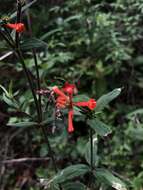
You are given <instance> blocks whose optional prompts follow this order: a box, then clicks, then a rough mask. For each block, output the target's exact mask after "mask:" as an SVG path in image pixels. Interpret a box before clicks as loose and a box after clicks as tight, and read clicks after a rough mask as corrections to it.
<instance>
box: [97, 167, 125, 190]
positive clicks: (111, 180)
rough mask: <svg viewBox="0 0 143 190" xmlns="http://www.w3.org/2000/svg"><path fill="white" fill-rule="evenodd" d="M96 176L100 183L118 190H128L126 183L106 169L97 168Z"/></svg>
mask: <svg viewBox="0 0 143 190" xmlns="http://www.w3.org/2000/svg"><path fill="white" fill-rule="evenodd" d="M94 176H95V177H96V178H97V179H98V181H99V182H101V183H104V184H106V185H108V186H111V187H113V188H114V189H116V190H127V188H126V185H125V183H124V182H123V181H122V180H121V179H119V178H118V177H116V176H114V175H113V174H112V173H111V172H109V171H108V170H106V169H102V168H97V169H96V170H95V172H94Z"/></svg>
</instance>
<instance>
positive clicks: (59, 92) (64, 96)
mask: <svg viewBox="0 0 143 190" xmlns="http://www.w3.org/2000/svg"><path fill="white" fill-rule="evenodd" d="M52 90H53V91H54V92H55V93H56V94H57V95H59V96H61V97H63V98H65V99H67V96H66V95H65V94H64V93H63V92H62V91H61V90H60V89H59V88H58V87H57V86H54V87H53V88H52Z"/></svg>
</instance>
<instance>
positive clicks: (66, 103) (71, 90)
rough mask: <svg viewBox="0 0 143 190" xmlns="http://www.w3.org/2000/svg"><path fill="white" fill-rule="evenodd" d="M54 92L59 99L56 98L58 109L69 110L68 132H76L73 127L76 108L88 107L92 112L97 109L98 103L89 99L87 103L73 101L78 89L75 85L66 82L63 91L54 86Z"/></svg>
mask: <svg viewBox="0 0 143 190" xmlns="http://www.w3.org/2000/svg"><path fill="white" fill-rule="evenodd" d="M52 90H53V91H54V93H55V94H56V95H57V98H56V106H57V108H59V109H64V108H68V132H69V133H71V132H73V131H74V127H73V115H74V110H73V108H74V106H80V107H87V108H88V109H90V110H93V109H94V108H95V107H96V101H95V100H94V99H89V100H88V101H86V102H74V101H73V95H74V94H76V93H77V88H76V86H75V85H74V84H69V83H68V82H66V83H65V84H64V86H63V87H62V88H61V89H59V88H58V87H57V86H54V87H53V88H52Z"/></svg>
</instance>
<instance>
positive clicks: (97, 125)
mask: <svg viewBox="0 0 143 190" xmlns="http://www.w3.org/2000/svg"><path fill="white" fill-rule="evenodd" d="M87 124H88V125H89V126H90V127H91V128H92V129H94V130H95V132H96V133H97V134H98V135H100V136H102V137H103V136H107V135H108V134H110V133H111V130H110V129H109V127H108V126H107V125H106V124H105V123H103V122H102V121H99V120H98V119H96V118H94V119H90V120H88V121H87Z"/></svg>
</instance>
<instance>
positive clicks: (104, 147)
mask: <svg viewBox="0 0 143 190" xmlns="http://www.w3.org/2000/svg"><path fill="white" fill-rule="evenodd" d="M3 2H4V1H3ZM1 5H2V6H0V9H1V10H0V12H1V16H7V15H11V13H13V12H14V10H15V2H14V1H12V0H11V1H10V0H9V1H5V2H4V3H2V4H1ZM12 7H13V8H12ZM30 15H31V20H32V21H31V26H32V29H33V35H34V38H32V39H31V41H30V40H29V33H28V32H25V35H24V37H23V39H22V40H23V42H22V44H21V47H22V48H23V51H24V53H25V54H24V57H25V61H26V64H27V66H28V67H29V68H30V70H31V71H32V73H34V72H35V70H34V67H33V58H32V56H31V47H33V44H34V45H35V48H36V51H37V53H38V63H39V69H40V76H41V83H42V86H43V87H46V86H48V85H52V84H53V83H54V84H55V83H56V82H57V81H58V79H62V80H65V81H66V80H68V81H70V82H75V83H78V88H79V92H80V93H85V94H87V95H88V96H89V97H96V99H98V98H99V97H100V96H101V95H103V94H105V93H107V92H109V91H111V90H112V89H114V88H119V87H121V88H122V93H121V95H120V96H119V97H118V98H117V99H116V100H114V102H112V104H110V106H109V107H108V108H107V109H106V110H105V112H104V114H103V113H102V115H101V114H100V115H99V117H100V118H101V119H102V120H103V121H105V123H107V124H108V125H109V126H111V129H112V133H111V134H110V135H109V136H107V137H104V138H99V140H98V150H97V152H98V156H99V158H98V162H99V163H102V165H103V166H105V167H108V168H109V169H110V170H113V171H115V172H117V173H118V174H119V175H121V176H122V178H123V179H124V180H125V181H126V183H128V184H129V189H133V190H142V189H143V143H142V142H143V119H142V115H143V100H142V97H143V29H142V24H143V0H126V1H124V0H114V1H113V0H110V1H107V0H98V1H97V0H73V1H71V0H66V1H62V0H59V1H58V0H57V1H56V0H55V1H52V0H51V1H50V0H49V1H44V0H43V1H42V0H41V1H40V0H39V1H37V3H35V4H34V5H33V6H32V7H31V8H30ZM23 18H24V22H25V23H27V19H26V13H24V15H23ZM27 28H28V24H27ZM37 39H38V40H37ZM41 41H44V42H41ZM31 44H32V45H31ZM0 49H1V56H2V54H3V53H4V52H7V47H6V45H5V44H4V42H3V41H1V42H0ZM0 72H1V74H0V81H1V84H2V85H3V86H5V88H6V89H9V92H11V91H13V92H12V94H13V93H14V92H16V91H18V92H17V94H18V95H17V94H15V96H14V97H15V99H16V101H17V102H19V103H20V104H21V105H22V107H21V108H20V109H22V110H25V111H27V112H29V109H33V108H32V107H31V95H30V92H29V90H28V89H27V85H26V83H25V79H24V74H23V72H22V68H21V66H20V64H19V63H18V62H17V60H16V59H15V58H14V56H13V55H11V56H10V57H8V58H6V59H4V60H3V61H1V62H0ZM33 79H34V76H33ZM0 108H1V109H0V114H1V115H0V123H1V129H0V131H1V132H0V136H1V145H2V144H3V143H5V142H6V139H5V138H2V137H3V136H8V137H9V136H11V134H13V133H14V134H15V128H14V129H13V128H8V127H5V125H6V124H7V122H8V121H10V122H17V121H21V118H17V116H18V110H17V113H15V111H14V110H13V108H9V107H8V106H7V104H6V103H4V101H3V98H2V93H1V101H0ZM23 117H24V116H23ZM47 117H49V116H48V115H47ZM75 128H76V131H75V133H74V134H73V135H72V136H70V137H69V136H67V134H66V132H65V131H64V132H63V133H62V134H61V133H59V134H57V133H56V134H55V137H54V138H53V137H52V138H51V142H52V146H53V148H54V151H55V152H56V155H57V160H58V162H59V163H58V165H59V167H61V168H63V167H64V166H65V165H70V164H71V163H76V161H77V160H78V161H82V162H85V161H84V160H83V158H82V155H83V147H84V146H85V139H86V138H87V133H88V130H87V129H86V126H85V125H84V123H83V121H82V118H81V119H80V118H75ZM20 130H21V129H20ZM22 130H23V132H22V133H19V134H17V135H16V137H15V138H14V139H12V141H11V144H10V145H9V152H8V156H7V157H8V158H11V157H12V156H13V155H15V157H17V158H18V157H22V156H23V155H24V156H28V155H31V154H32V155H35V156H39V155H40V156H41V157H42V156H46V155H47V154H48V152H47V147H46V144H44V143H43V142H42V137H41V135H40V133H39V132H37V131H36V130H34V129H32V128H28V129H26V130H28V132H27V131H26V130H24V129H22ZM63 139H64V140H63ZM69 141H70V144H68V142H69ZM72 142H73V143H72ZM2 155H3V153H1V157H2ZM67 163H68V164H67ZM23 167H24V166H23ZM18 168H19V166H17V167H16V169H15V170H14V169H11V172H9V171H8V172H7V175H6V176H5V179H4V180H5V181H7V179H9V182H7V183H8V184H9V185H14V184H15V176H17V172H18V171H17V170H18ZM45 168H46V167H45V165H44V164H43V165H40V164H39V165H36V167H35V168H34V169H35V171H34V172H33V173H36V175H37V176H40V177H43V176H44V177H45V176H47V177H49V176H50V175H52V173H53V171H52V169H50V170H48V171H47V170H46V169H45ZM31 169H33V167H32V166H31ZM49 171H50V172H49ZM18 175H20V174H18ZM97 187H98V184H97ZM104 188H105V187H103V189H104ZM105 189H106V188H105Z"/></svg>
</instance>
